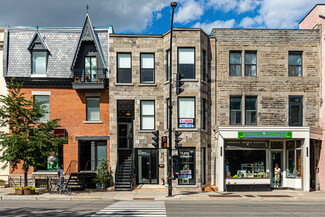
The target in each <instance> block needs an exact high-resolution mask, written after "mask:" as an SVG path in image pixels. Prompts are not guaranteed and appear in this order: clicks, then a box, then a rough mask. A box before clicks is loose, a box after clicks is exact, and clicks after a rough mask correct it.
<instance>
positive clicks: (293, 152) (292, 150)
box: [286, 140, 302, 178]
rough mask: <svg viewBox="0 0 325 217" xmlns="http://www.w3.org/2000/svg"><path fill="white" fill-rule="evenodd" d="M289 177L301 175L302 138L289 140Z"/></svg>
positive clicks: (287, 169) (287, 170)
mask: <svg viewBox="0 0 325 217" xmlns="http://www.w3.org/2000/svg"><path fill="white" fill-rule="evenodd" d="M286 146H287V168H286V172H287V178H296V177H301V175H302V167H301V165H302V164H301V140H297V141H288V142H287V145H286Z"/></svg>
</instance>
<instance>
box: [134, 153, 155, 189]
mask: <svg viewBox="0 0 325 217" xmlns="http://www.w3.org/2000/svg"><path fill="white" fill-rule="evenodd" d="M137 164H138V165H137V169H138V174H137V175H138V183H139V184H158V178H157V177H158V174H157V173H158V169H157V167H158V164H157V150H150V149H147V150H146V149H138V151H137Z"/></svg>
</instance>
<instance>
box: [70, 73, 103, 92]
mask: <svg viewBox="0 0 325 217" xmlns="http://www.w3.org/2000/svg"><path fill="white" fill-rule="evenodd" d="M72 74H73V83H72V88H73V89H76V90H95V89H97V90H98V89H105V79H106V69H92V70H84V69H80V70H79V69H76V70H75V71H74V72H72Z"/></svg>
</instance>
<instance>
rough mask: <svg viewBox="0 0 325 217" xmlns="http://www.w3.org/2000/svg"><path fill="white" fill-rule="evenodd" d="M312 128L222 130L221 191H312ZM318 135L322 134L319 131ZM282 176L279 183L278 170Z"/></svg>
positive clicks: (218, 138)
mask: <svg viewBox="0 0 325 217" xmlns="http://www.w3.org/2000/svg"><path fill="white" fill-rule="evenodd" d="M314 132H315V131H313V130H312V129H310V128H309V127H290V128H259V127H255V128H244V129H243V128H239V127H220V128H218V130H217V133H216V148H217V149H216V150H217V152H218V153H217V158H216V183H217V185H218V187H219V189H220V190H221V191H231V190H243V191H247V190H248V191H249V190H270V189H271V188H274V187H275V188H277V187H285V188H290V189H297V190H298V189H299V190H304V191H309V189H310V188H309V186H310V184H309V182H310V179H309V173H310V160H309V159H310V148H309V146H310V144H309V143H310V139H320V134H319V135H318V134H317V133H314ZM317 132H318V131H317ZM276 165H278V168H280V169H281V174H280V177H279V180H278V182H276V181H277V180H276V177H275V174H274V168H275V167H276Z"/></svg>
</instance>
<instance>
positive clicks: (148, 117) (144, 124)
mask: <svg viewBox="0 0 325 217" xmlns="http://www.w3.org/2000/svg"><path fill="white" fill-rule="evenodd" d="M140 104H141V130H154V129H155V101H141V103H140Z"/></svg>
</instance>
